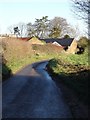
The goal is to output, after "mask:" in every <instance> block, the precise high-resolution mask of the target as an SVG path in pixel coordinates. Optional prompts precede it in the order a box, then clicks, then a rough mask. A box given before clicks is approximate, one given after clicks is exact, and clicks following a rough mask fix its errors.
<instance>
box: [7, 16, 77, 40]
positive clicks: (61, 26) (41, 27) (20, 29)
mask: <svg viewBox="0 0 90 120" xmlns="http://www.w3.org/2000/svg"><path fill="white" fill-rule="evenodd" d="M8 29H9V31H10V32H11V33H12V34H15V35H17V36H20V37H22V36H27V37H33V36H36V37H38V38H41V39H44V38H61V37H75V36H77V31H78V30H77V28H73V27H72V26H71V25H70V24H68V22H67V20H66V19H64V18H62V17H54V18H53V19H51V20H49V19H48V16H43V17H42V18H40V19H37V18H36V19H35V22H34V23H33V24H32V23H31V22H29V23H27V24H25V23H18V24H17V25H16V26H10V27H9V28H8Z"/></svg>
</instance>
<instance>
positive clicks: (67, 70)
mask: <svg viewBox="0 0 90 120" xmlns="http://www.w3.org/2000/svg"><path fill="white" fill-rule="evenodd" d="M48 69H49V71H51V74H52V75H54V76H56V77H57V76H58V79H59V80H60V82H61V81H62V83H64V84H66V85H67V86H68V87H70V88H71V89H73V90H74V91H75V92H76V94H77V95H78V98H79V99H80V100H81V101H83V102H84V103H86V104H87V101H88V75H89V74H90V65H89V62H88V49H86V50H85V52H84V53H83V54H80V55H77V54H66V53H65V54H61V55H60V56H59V57H58V58H55V59H52V60H50V61H49V64H48Z"/></svg>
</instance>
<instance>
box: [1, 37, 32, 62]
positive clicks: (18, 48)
mask: <svg viewBox="0 0 90 120" xmlns="http://www.w3.org/2000/svg"><path fill="white" fill-rule="evenodd" d="M2 46H5V48H4V49H5V50H4V53H3V54H4V58H5V59H6V60H7V61H10V60H11V59H18V60H19V59H23V58H25V57H27V56H30V55H32V54H33V51H32V46H31V45H30V44H29V43H27V42H25V41H21V40H19V39H17V38H13V39H12V38H8V37H7V38H4V39H3V40H2Z"/></svg>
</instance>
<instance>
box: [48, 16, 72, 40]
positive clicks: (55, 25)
mask: <svg viewBox="0 0 90 120" xmlns="http://www.w3.org/2000/svg"><path fill="white" fill-rule="evenodd" d="M69 28H70V26H69V24H68V23H67V21H66V19H64V18H61V17H55V18H54V19H52V20H50V23H49V30H50V34H49V37H52V38H55V37H56V38H59V37H63V36H64V35H65V34H67V32H68V29H69Z"/></svg>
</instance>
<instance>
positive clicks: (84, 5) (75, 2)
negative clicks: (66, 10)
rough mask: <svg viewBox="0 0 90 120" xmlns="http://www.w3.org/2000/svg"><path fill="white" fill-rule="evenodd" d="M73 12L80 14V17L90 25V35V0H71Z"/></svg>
mask: <svg viewBox="0 0 90 120" xmlns="http://www.w3.org/2000/svg"><path fill="white" fill-rule="evenodd" d="M71 1H72V7H73V8H74V9H73V12H74V13H75V14H76V15H77V16H78V18H80V19H82V20H84V22H85V23H86V25H88V28H87V29H88V35H89V37H90V31H89V28H90V0H71Z"/></svg>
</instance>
